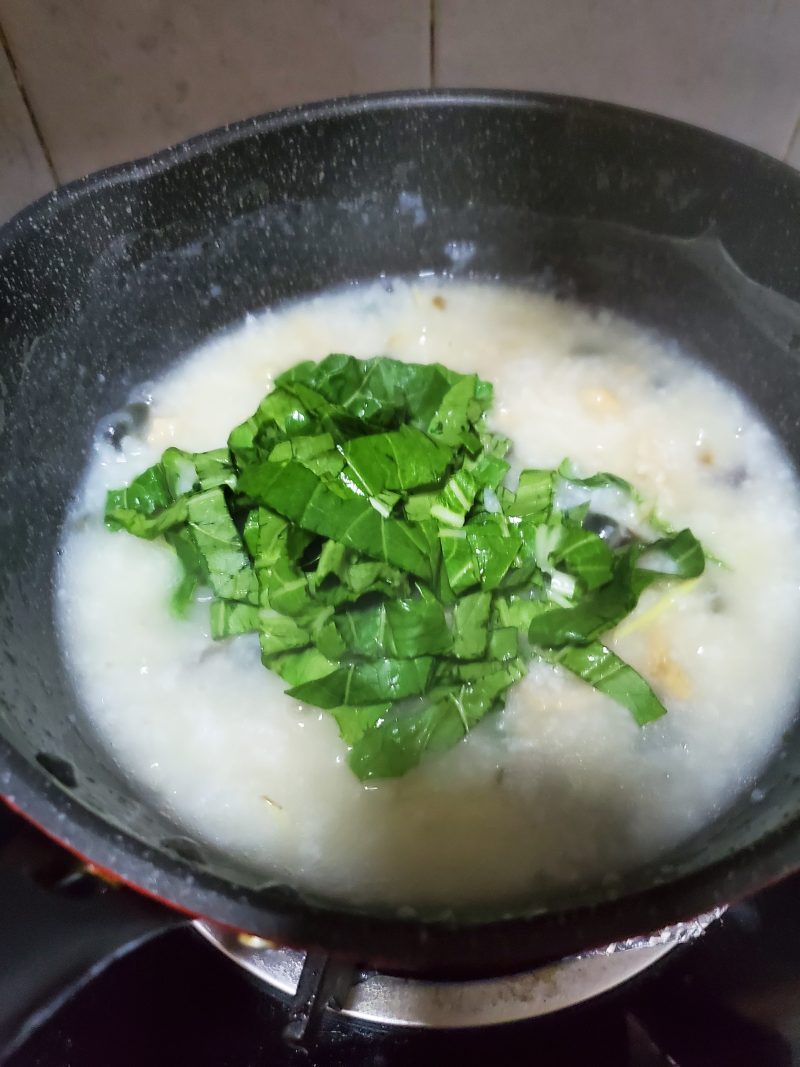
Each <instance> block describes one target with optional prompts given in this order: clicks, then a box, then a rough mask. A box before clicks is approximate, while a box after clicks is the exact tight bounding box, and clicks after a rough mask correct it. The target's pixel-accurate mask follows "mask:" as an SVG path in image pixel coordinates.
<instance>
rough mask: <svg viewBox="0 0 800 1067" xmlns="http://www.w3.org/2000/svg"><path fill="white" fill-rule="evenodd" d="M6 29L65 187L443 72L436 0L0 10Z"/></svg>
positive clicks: (12, 3) (9, 4)
mask: <svg viewBox="0 0 800 1067" xmlns="http://www.w3.org/2000/svg"><path fill="white" fill-rule="evenodd" d="M0 25H2V27H3V30H4V32H5V34H6V36H7V38H8V42H9V46H10V48H11V52H12V54H13V56H14V58H15V60H16V63H17V66H18V68H19V70H20V72H21V75H22V78H23V80H24V84H25V88H26V91H27V94H28V97H29V99H30V101H31V104H32V106H33V109H34V111H35V113H36V116H37V119H38V122H39V125H40V127H41V129H42V132H43V134H44V137H45V139H46V142H47V145H48V147H49V150H50V154H51V157H52V159H53V163H54V165H55V168H56V172H57V174H58V176H59V178H60V179H61V180H62V181H66V180H68V179H70V178H74V177H76V176H78V175H80V174H84V173H86V172H87V171H90V170H96V169H97V168H99V167H102V166H106V165H108V164H110V163H117V162H119V161H121V160H124V159H130V158H132V157H135V156H140V155H144V154H147V153H149V152H152V151H153V150H155V149H157V148H160V147H163V146H165V145H168V144H171V143H174V142H175V141H180V140H183V139H184V138H186V137H188V136H190V135H191V134H194V133H199V132H201V131H202V130H206V129H210V128H211V127H213V126H219V125H221V124H223V123H225V122H229V121H232V120H234V119H239V118H245V117H246V116H248V115H253V114H256V113H258V112H261V111H268V110H270V109H272V108H277V107H282V106H284V105H286V104H294V103H300V102H302V101H304V100H313V99H320V98H324V97H328V96H335V95H339V94H346V93H355V92H369V91H371V90H378V89H390V88H399V87H404V86H408V85H425V84H427V81H428V73H429V66H430V61H429V40H430V3H429V0H395V2H392V0H385V2H378V0H0Z"/></svg>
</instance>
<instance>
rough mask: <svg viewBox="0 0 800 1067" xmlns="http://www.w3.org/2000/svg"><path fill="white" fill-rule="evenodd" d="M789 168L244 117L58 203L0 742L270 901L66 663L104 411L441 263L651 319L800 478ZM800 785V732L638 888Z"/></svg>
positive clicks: (35, 272)
mask: <svg viewBox="0 0 800 1067" xmlns="http://www.w3.org/2000/svg"><path fill="white" fill-rule="evenodd" d="M788 174H789V172H788V171H787V170H785V169H784V168H779V167H777V166H776V165H773V164H770V163H769V162H768V161H767V160H765V159H760V158H759V157H757V156H755V154H753V153H749V152H745V151H744V150H741V151H740V150H738V149H737V148H736V147H735V146H732V145H730V144H728V143H726V142H722V141H719V140H717V139H713V138H706V137H705V136H704V135H702V134H700V133H699V132H698V131H694V130H691V129H689V128H684V127H679V126H677V125H673V124H668V123H663V124H661V123H658V122H653V121H651V120H650V119H648V118H647V117H645V116H637V115H633V114H632V113H626V112H620V111H616V110H614V109H607V110H601V109H594V108H592V107H591V106H588V105H575V104H572V105H570V104H569V103H566V104H561V103H557V102H556V103H551V104H549V105H547V106H545V105H543V104H541V103H540V104H538V105H536V106H526V107H522V106H521V105H519V104H518V103H514V102H513V100H506V101H498V100H495V101H493V102H488V103H484V104H482V105H478V104H474V105H473V106H471V107H469V108H467V107H453V106H451V107H446V106H443V105H436V104H433V105H431V104H429V105H428V106H426V107H422V106H419V105H413V106H408V107H396V108H392V109H387V108H384V107H377V108H374V109H372V110H369V109H367V110H362V109H359V108H357V107H354V108H351V109H350V110H349V112H347V113H344V114H331V115H330V116H328V117H324V118H323V119H321V120H320V119H317V120H316V121H315V122H307V123H299V124H280V123H278V124H277V125H276V126H274V127H270V126H269V125H266V126H262V127H260V128H259V127H256V128H254V129H253V130H251V131H248V129H247V127H246V126H244V127H243V128H242V129H241V131H240V132H239V134H238V135H237V136H235V137H234V138H233V139H230V137H228V136H226V135H225V134H222V135H220V136H219V137H217V138H216V140H213V139H212V141H211V142H209V143H208V144H202V143H201V144H199V145H198V146H197V147H196V148H195V149H194V150H193V151H191V152H189V153H188V154H184V153H181V152H177V153H176V154H175V157H174V160H173V161H172V162H171V165H165V162H164V161H163V160H162V161H161V162H160V163H159V164H158V165H157V166H155V167H150V166H147V165H144V166H139V167H135V168H133V169H132V170H129V171H128V172H126V173H124V174H122V175H121V176H110V177H105V178H100V179H98V180H95V181H91V182H90V183H89V184H88V185H87V186H85V187H80V186H78V187H73V188H72V189H71V190H69V191H67V192H66V193H63V194H61V195H60V196H59V197H58V198H56V199H55V200H54V199H52V198H51V199H49V200H47V201H45V202H42V203H41V204H40V205H39V206H38V207H36V208H35V209H34V210H33V212H32V213H30V214H29V215H28V216H27V218H24V219H23V220H22V221H21V222H19V223H18V224H17V226H16V227H15V228H14V229H11V230H9V231H7V233H6V237H5V242H4V243H3V244H2V245H0V294H2V296H0V299H2V302H3V315H2V316H0V322H1V323H2V325H1V326H0V332H1V333H2V340H1V341H0V343H1V344H2V358H1V360H0V405H2V408H1V409H0V410H1V411H2V413H1V414H0V431H2V451H1V452H0V455H1V456H2V465H1V468H0V479H2V486H3V490H4V492H3V498H4V501H5V505H6V506H5V507H4V509H3V511H2V517H0V524H2V532H3V536H2V543H3V551H2V554H1V555H0V595H1V597H2V612H1V613H0V650H2V660H0V662H2V675H1V676H0V732H2V736H3V738H4V739H5V741H6V742H7V743H8V745H9V746H10V747H11V748H13V749H14V750H16V751H17V752H18V753H20V754H21V755H22V756H23V757H24V759H25V760H26V761H28V762H29V763H30V764H31V765H33V766H35V767H37V768H38V773H40V774H41V775H42V776H49V777H50V778H51V779H54V780H55V781H56V782H58V783H59V786H60V787H63V788H64V789H66V790H67V791H68V792H69V793H70V794H71V795H72V796H73V797H74V798H75V799H76V800H77V801H78V802H79V803H81V804H83V805H86V806H88V807H89V808H91V809H93V810H94V811H95V812H96V813H99V814H100V815H101V816H102V817H103V819H105V820H107V822H108V823H109V824H110V825H111V826H112V827H117V828H122V829H124V830H125V831H126V832H127V834H129V835H132V836H133V837H135V838H137V839H138V840H139V841H142V842H144V843H145V844H147V845H149V846H150V847H152V848H153V849H154V850H155V852H156V853H159V854H162V855H164V856H166V857H170V858H171V859H172V860H175V859H176V857H177V859H178V860H179V861H180V862H182V863H184V864H185V865H186V866H188V867H193V868H198V867H200V868H202V869H203V870H206V871H209V872H210V873H212V874H214V875H217V876H219V877H220V878H221V879H223V880H230V881H232V882H235V883H238V884H240V885H242V886H252V883H253V878H254V876H253V874H252V873H250V872H247V871H243V870H236V869H233V868H232V867H231V865H230V864H229V863H228V862H227V861H226V859H225V857H224V856H217V855H212V854H210V853H209V852H208V850H206V849H205V848H200V847H199V846H197V845H196V844H195V843H194V842H192V841H191V840H189V839H188V838H187V837H186V836H185V834H183V833H182V832H181V830H180V828H179V827H176V826H174V825H171V824H170V823H169V821H168V820H167V818H166V817H165V816H164V815H163V814H162V813H161V812H160V811H159V810H158V808H157V806H155V805H151V804H149V803H148V801H147V799H146V798H144V797H138V796H137V795H136V794H135V790H134V789H133V788H132V787H130V786H129V785H126V783H125V781H124V777H123V774H122V773H121V771H120V769H118V768H116V767H114V766H112V765H111V764H110V762H109V760H108V759H107V758H105V757H104V756H103V754H102V752H101V751H100V750H99V748H98V746H97V745H96V744H95V743H94V742H93V738H92V736H91V734H90V733H89V731H88V728H87V727H86V725H85V724H84V723H83V721H82V718H81V714H80V710H79V708H78V706H77V704H76V696H75V693H74V691H73V688H72V685H71V683H70V680H69V678H68V677H67V675H66V672H65V669H64V665H63V663H62V659H61V654H60V651H59V644H58V638H57V634H56V632H55V629H54V621H53V619H54V616H53V610H52V599H53V575H54V567H55V564H56V549H57V543H58V536H59V531H60V528H61V525H62V523H63V520H64V517H65V513H66V508H67V506H68V504H69V501H70V498H71V496H72V494H73V493H74V490H75V487H76V484H77V482H78V480H79V478H80V476H81V473H82V470H83V467H84V465H85V462H86V459H87V456H88V453H89V449H90V447H91V442H92V437H93V434H94V431H95V427H96V425H97V423H98V421H99V420H100V419H101V417H102V416H104V415H106V414H107V413H108V412H110V411H113V410H115V409H116V408H118V407H120V406H121V405H122V404H123V403H124V402H125V400H126V398H127V395H128V392H129V391H130V389H131V388H132V387H133V386H135V385H137V384H138V383H140V382H142V381H143V380H146V379H148V378H150V377H154V376H156V375H158V374H160V373H161V371H162V370H163V369H164V368H166V367H167V366H168V365H169V364H170V363H172V362H173V361H174V360H175V359H176V358H178V357H179V356H180V355H181V354H182V353H184V352H186V351H187V350H188V349H190V348H191V347H192V346H194V345H195V344H197V343H198V342H199V341H201V340H202V339H203V338H205V337H207V336H208V335H209V334H210V333H212V332H214V331H216V330H219V329H221V328H223V327H224V326H226V325H227V324H229V323H232V322H235V321H236V320H238V319H240V318H241V317H242V316H243V315H244V314H245V313H246V312H248V311H251V310H255V309H258V308H261V307H264V306H265V305H270V304H274V303H277V302H280V301H283V300H286V299H290V298H294V297H298V296H302V295H305V294H308V293H311V292H314V291H318V290H320V289H323V288H325V287H327V286H331V285H339V284H341V283H342V282H344V281H347V280H355V279H368V278H373V277H376V276H378V275H380V274H386V275H390V276H394V275H415V274H418V273H420V272H428V271H433V272H441V273H453V274H457V275H458V276H463V277H477V278H483V279H485V278H498V279H500V280H503V281H511V282H517V283H523V284H529V285H531V286H535V287H538V288H545V289H547V290H548V291H555V292H556V293H560V294H564V295H569V296H572V297H575V298H577V299H578V300H581V301H584V302H586V303H588V304H590V305H599V306H605V307H610V308H612V309H614V310H615V311H618V312H620V313H621V314H623V315H625V316H628V317H630V318H633V319H634V320H636V321H638V322H640V323H642V324H644V325H646V326H652V327H655V328H656V329H658V330H659V331H660V332H661V333H662V334H663V335H665V336H667V337H672V338H674V339H676V340H677V341H678V342H679V343H680V344H681V345H682V346H684V348H685V349H686V350H687V351H688V352H689V353H690V354H693V355H696V356H697V357H698V358H699V359H700V360H702V361H703V362H706V363H708V364H710V365H712V366H714V367H716V368H718V369H719V371H720V373H721V374H722V375H723V376H725V377H726V378H728V379H729V380H731V381H732V382H734V383H735V384H736V385H737V386H738V387H739V388H740V389H741V390H742V391H743V392H744V393H745V394H746V395H747V396H749V397H750V399H751V401H752V402H753V403H754V405H755V406H756V408H757V409H758V410H760V412H761V414H762V415H763V416H764V417H765V418H766V419H767V421H768V422H769V423H770V424H771V425H772V427H773V428H774V430H775V432H776V433H777V435H778V436H779V437H780V438H781V439H782V441H783V442H784V444H785V447H786V448H787V451H788V452H789V454H790V456H791V457H792V458H793V460H794V462H795V463H799V462H800V430H799V429H798V427H800V389H798V385H799V384H800V381H798V379H799V378H800V375H799V374H798V359H799V358H800V313H799V312H798V307H797V305H796V304H795V303H793V301H792V299H791V298H792V297H794V298H795V299H797V298H800V269H798V265H797V263H798V262H800V261H799V260H798V257H797V254H796V249H797V247H798V246H800V241H798V237H800V191H799V190H800V178H798V179H797V181H795V182H794V183H792V182H790V181H789V179H788V178H787V175H788ZM792 212H794V213H792ZM772 287H774V291H773V288H772ZM754 684H756V685H757V684H758V680H757V679H754ZM265 713H268V709H265ZM1 773H2V771H1V770H0V774H1ZM799 781H800V731H798V729H797V728H794V729H793V730H792V731H791V732H790V733H789V735H787V737H786V738H785V742H784V745H783V747H782V749H781V751H780V752H778V753H776V754H775V758H774V759H773V761H772V763H771V764H770V766H769V767H768V769H767V770H766V771H765V773H764V775H763V779H762V780H761V781H760V783H759V788H760V790H761V791H762V792H763V793H764V795H765V799H764V801H762V802H761V803H758V804H753V803H751V802H750V800H749V799H748V798H747V797H744V798H742V800H741V802H739V803H738V804H737V805H736V806H734V808H732V809H731V810H729V811H728V812H726V813H724V814H723V815H722V817H721V818H720V819H719V820H718V821H717V822H716V823H715V824H714V825H713V826H710V827H709V828H708V829H707V830H706V831H705V832H704V833H702V834H700V835H698V836H697V837H696V838H695V839H694V840H692V841H691V842H690V843H688V844H687V845H685V846H684V847H683V848H681V849H680V850H679V852H678V853H677V854H676V855H674V856H671V857H667V859H666V861H665V863H663V864H660V865H659V867H658V869H657V870H653V869H651V870H643V871H640V872H639V873H638V874H637V875H636V876H635V877H634V878H633V879H632V880H631V881H630V882H629V883H628V884H627V886H626V889H628V890H633V889H636V888H638V887H641V886H643V885H647V884H648V883H651V882H653V881H654V880H659V881H664V880H670V879H673V878H676V877H678V876H680V875H682V874H685V873H687V872H691V871H695V870H697V869H699V868H701V867H704V866H706V865H709V864H711V863H713V862H715V861H716V860H718V859H721V858H723V857H725V856H728V855H729V854H731V853H734V852H740V851H741V850H743V849H745V848H746V847H747V846H749V845H751V844H753V843H754V842H756V841H758V840H759V839H761V838H764V837H765V836H766V835H769V834H771V833H773V832H775V831H777V830H778V829H779V828H781V827H785V826H786V825H787V824H789V823H791V822H792V821H794V820H797V818H798V816H799V815H800V787H799ZM120 842H121V839H118V840H117V843H118V844H119V843H120ZM742 862H746V853H743V855H742ZM598 892H599V891H598V890H597V889H592V890H591V894H594V896H597V893H598ZM576 902H577V901H565V902H564V904H565V906H567V905H569V904H571V903H576ZM525 903H526V902H524V901H520V910H521V911H522V910H524V907H525Z"/></svg>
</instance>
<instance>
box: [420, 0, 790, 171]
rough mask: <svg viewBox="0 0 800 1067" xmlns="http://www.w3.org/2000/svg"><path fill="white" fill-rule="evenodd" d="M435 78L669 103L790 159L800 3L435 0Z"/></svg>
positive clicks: (675, 112)
mask: <svg viewBox="0 0 800 1067" xmlns="http://www.w3.org/2000/svg"><path fill="white" fill-rule="evenodd" d="M436 41H437V48H436V60H435V70H436V82H437V84H438V85H448V86H467V85H469V86H495V87H503V88H518V89H543V90H550V91H552V92H559V93H573V94H575V95H578V96H589V97H596V98H598V99H603V100H611V101H613V102H615V103H620V104H628V105H631V106H633V107H640V108H644V109H646V110H649V111H658V112H661V113H663V114H666V115H670V116H672V117H674V118H680V119H684V120H686V121H689V122H694V123H696V124H698V125H700V126H706V127H708V128H709V129H713V130H717V131H719V132H720V133H725V134H728V135H729V136H730V137H735V138H736V139H737V140H740V141H745V142H747V143H749V144H752V145H755V146H756V147H758V148H762V149H764V150H765V151H767V152H772V153H773V154H775V155H779V156H780V155H783V153H784V152H785V150H786V146H787V144H788V142H789V138H790V136H791V133H792V130H793V129H794V125H795V122H796V121H797V118H798V115H799V114H800V2H799V0H491V2H486V0H436Z"/></svg>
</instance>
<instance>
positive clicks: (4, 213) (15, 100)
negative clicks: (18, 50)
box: [0, 48, 53, 222]
mask: <svg viewBox="0 0 800 1067" xmlns="http://www.w3.org/2000/svg"><path fill="white" fill-rule="evenodd" d="M52 188H53V177H52V175H51V173H50V169H49V167H48V165H47V160H46V159H45V155H44V151H43V150H42V146H41V144H40V143H39V140H38V138H37V136H36V131H35V129H34V127H33V123H32V122H31V117H30V115H29V114H28V111H27V108H26V107H25V102H24V100H23V99H22V95H21V93H20V91H19V88H18V86H17V82H16V80H15V77H14V71H13V69H12V67H11V64H10V63H9V61H8V58H7V56H6V54H5V52H3V50H2V48H0V222H2V221H4V220H5V219H8V218H10V217H11V216H12V215H14V214H15V213H16V212H17V211H19V209H20V208H21V207H24V206H25V204H27V203H29V202H30V201H31V200H35V199H36V197H37V196H42V195H43V194H44V193H48V192H50V190H51V189H52Z"/></svg>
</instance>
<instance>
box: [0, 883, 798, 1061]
mask: <svg viewBox="0 0 800 1067" xmlns="http://www.w3.org/2000/svg"><path fill="white" fill-rule="evenodd" d="M1 907H3V901H2V900H1V899H0V908H1ZM0 960H2V966H3V967H11V968H13V966H14V961H13V959H6V958H5V957H4V956H3V946H2V945H0ZM285 1022H286V1004H285V1003H284V1002H283V1001H281V1000H280V999H278V998H277V997H275V996H274V995H272V994H270V993H267V992H266V991H265V990H264V988H263V987H262V986H260V985H258V983H257V982H256V981H255V979H252V978H250V977H248V976H247V975H246V974H245V973H244V972H243V971H242V970H241V969H240V968H238V967H237V966H236V965H235V964H234V963H232V962H231V961H230V960H228V959H227V958H226V957H224V956H223V955H222V954H221V953H219V952H218V951H216V950H215V949H214V948H213V947H212V946H211V945H209V944H208V943H207V942H205V941H204V940H203V939H202V938H201V937H200V935H199V934H197V933H196V932H194V931H193V930H192V929H191V928H188V927H178V928H174V929H172V930H170V931H168V932H166V933H164V934H162V935H161V936H160V937H158V938H157V939H156V940H154V941H151V942H149V943H147V944H145V945H143V946H142V947H141V948H139V949H137V950H135V951H134V952H132V953H131V954H130V955H128V956H125V957H123V958H122V959H119V960H117V961H116V962H115V963H113V964H112V965H111V966H110V967H109V968H108V969H107V970H106V971H104V972H103V973H102V974H100V975H99V976H98V977H97V978H95V979H94V980H93V981H92V982H90V983H89V985H88V986H86V987H85V988H83V989H82V990H81V991H80V992H79V993H77V994H76V995H75V996H74V997H73V998H72V999H71V1000H69V1001H68V1002H67V1003H66V1004H65V1005H64V1006H63V1007H61V1008H60V1009H59V1010H58V1011H57V1012H56V1013H55V1014H54V1015H53V1016H52V1017H51V1018H50V1019H49V1021H48V1022H47V1023H46V1024H44V1025H43V1026H42V1027H41V1028H40V1029H39V1030H37V1031H36V1032H35V1033H34V1034H33V1035H32V1036H31V1037H30V1038H29V1039H28V1041H27V1042H26V1044H25V1045H24V1046H23V1047H22V1048H21V1049H20V1050H18V1051H17V1052H16V1053H15V1054H14V1055H13V1056H12V1057H11V1058H10V1059H8V1060H7V1064H8V1067H162V1065H163V1067H167V1065H169V1067H183V1065H184V1064H186V1065H190V1064H191V1065H208V1067H265V1065H275V1067H282V1065H284V1064H287V1065H297V1067H300V1065H308V1067H327V1065H342V1067H361V1065H364V1067H366V1065H369V1067H399V1065H406V1064H414V1065H415V1067H428V1065H433V1064H436V1067H442V1064H448V1063H455V1064H459V1065H470V1064H479V1063H480V1064H482V1065H483V1064H487V1065H492V1067H494V1065H500V1067H503V1065H506V1064H509V1065H511V1064H513V1065H515V1067H516V1065H518V1064H525V1063H530V1064H535V1065H536V1067H550V1065H555V1064H558V1065H559V1067H569V1065H571V1064H581V1065H588V1064H605V1063H608V1064H615V1065H620V1067H628V1065H630V1067H661V1065H664V1067H666V1065H668V1064H678V1065H679V1067H740V1065H741V1067H783V1065H788V1064H800V876H797V877H795V878H793V879H790V880H788V881H786V882H784V883H782V884H780V885H778V886H775V887H773V888H771V889H768V890H766V891H765V892H763V893H762V894H760V895H759V896H758V897H756V898H754V899H753V900H751V901H750V902H748V903H745V904H740V905H738V906H736V907H734V908H731V909H730V910H729V912H728V913H727V914H726V915H725V916H724V918H723V919H722V920H720V921H719V922H717V923H715V924H714V925H713V926H712V927H711V928H710V929H709V930H708V931H707V932H706V934H705V935H704V936H703V937H702V938H700V939H699V940H698V941H696V942H694V943H693V944H691V945H688V946H684V947H681V948H678V949H676V950H674V952H672V953H671V954H670V955H669V956H667V958H666V959H665V960H664V961H663V962H662V963H661V964H660V965H658V966H657V967H656V968H653V969H651V970H650V971H648V972H646V973H645V974H644V975H643V976H641V977H640V978H639V979H637V980H635V981H634V982H632V983H630V984H628V985H627V986H625V987H623V988H621V989H619V990H617V991H615V992H614V993H611V994H608V995H606V996H605V997H603V998H600V999H598V1000H595V1001H592V1002H589V1003H587V1004H585V1005H583V1006H581V1007H579V1008H574V1009H571V1010H569V1011H567V1012H562V1013H559V1014H557V1015H552V1016H549V1017H546V1018H543V1019H539V1020H533V1021H530V1022H524V1023H516V1024H513V1025H508V1026H501V1027H491V1028H483V1029H480V1030H470V1031H418V1030H407V1029H394V1030H389V1029H379V1028H375V1027H367V1026H359V1025H354V1024H353V1023H351V1022H349V1021H348V1020H346V1019H344V1018H342V1017H340V1016H337V1015H336V1014H334V1013H327V1014H326V1017H325V1020H324V1023H323V1026H322V1030H321V1032H320V1033H319V1035H318V1038H317V1040H316V1042H315V1044H314V1046H313V1047H312V1048H311V1050H310V1051H308V1052H305V1051H302V1050H297V1049H291V1048H288V1047H287V1046H286V1045H285V1044H284V1043H283V1041H282V1038H281V1031H282V1029H283V1026H284V1025H285Z"/></svg>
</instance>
